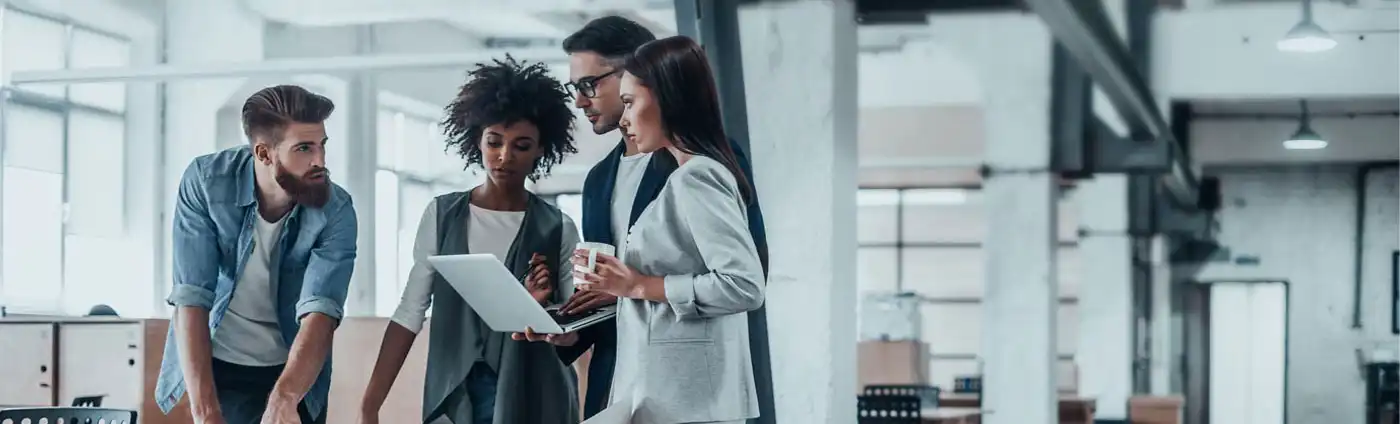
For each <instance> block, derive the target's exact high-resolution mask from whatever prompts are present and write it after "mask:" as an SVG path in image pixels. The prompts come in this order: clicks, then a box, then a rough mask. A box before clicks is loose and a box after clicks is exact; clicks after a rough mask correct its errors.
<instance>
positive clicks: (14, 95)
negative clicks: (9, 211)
mask: <svg viewBox="0 0 1400 424" xmlns="http://www.w3.org/2000/svg"><path fill="white" fill-rule="evenodd" d="M12 13H13V14H21V15H27V16H28V17H32V18H36V19H39V20H44V21H49V22H51V23H53V24H55V25H60V26H62V27H63V33H64V37H63V69H71V67H72V65H73V62H74V60H73V44H74V43H73V38H74V32H75V31H85V32H88V33H92V34H94V35H97V36H101V37H107V38H111V39H113V40H115V41H117V42H120V43H123V44H126V45H127V48H128V52H129V51H130V49H132V48H133V46H132V40H131V38H130V37H127V36H124V35H121V34H118V33H115V32H111V31H107V30H104V29H101V28H97V27H94V26H90V25H85V24H83V23H79V22H76V21H74V20H72V19H69V18H66V17H63V16H58V15H53V14H49V13H45V12H43V11H39V10H34V9H29V8H25V7H23V6H20V5H17V4H13V3H5V4H3V5H0V35H3V31H4V25H3V17H4V16H6V15H8V14H12ZM0 48H3V46H0ZM0 66H4V64H3V63H0ZM2 70H3V68H0V71H2ZM127 101H129V97H128V95H127V93H126V92H123V94H122V102H123V103H126V102H127ZM10 105H16V106H22V107H30V108H36V109H43V110H46V111H50V112H55V113H58V114H59V115H61V116H62V122H63V147H62V150H63V154H62V158H63V159H62V168H61V169H62V171H61V174H60V175H61V178H62V181H63V184H62V191H63V193H62V195H61V198H62V204H61V205H60V208H61V210H63V216H62V217H61V219H60V228H61V231H60V233H59V237H60V240H59V249H60V250H59V258H58V260H59V271H58V284H59V289H58V298H57V299H54V301H53V304H51V305H47V306H38V305H21V306H22V308H14V305H4V306H5V307H6V308H7V309H8V312H11V313H12V312H15V311H20V312H33V313H63V304H64V299H65V296H66V291H67V285H68V284H67V281H66V278H67V267H68V263H67V262H68V260H67V259H68V237H69V236H71V235H72V234H70V233H69V231H71V227H72V224H71V222H70V219H71V214H70V213H69V212H68V211H69V208H70V205H71V204H72V202H71V199H70V196H71V195H72V193H71V190H70V189H69V185H70V183H71V179H70V175H71V172H70V167H69V146H70V145H71V141H70V139H69V138H70V137H71V134H70V131H69V127H70V125H71V124H72V115H73V112H74V111H81V112H83V113H88V114H92V115H97V116H101V117H104V118H116V119H117V120H120V121H121V122H122V130H123V134H122V142H121V143H122V146H121V155H120V156H121V157H120V159H119V160H120V161H121V163H122V167H121V169H122V171H121V173H122V175H120V176H119V177H120V178H121V180H122V183H121V187H122V188H121V190H122V193H121V195H120V196H119V198H120V199H122V201H121V204H120V205H118V209H119V210H120V213H121V215H122V217H121V219H120V228H117V229H116V230H115V232H114V234H115V235H116V236H117V237H125V236H127V235H128V231H129V226H128V223H127V218H128V217H127V201H126V199H127V197H128V196H127V194H128V192H129V188H128V187H127V184H126V182H127V176H126V173H127V172H128V169H127V166H126V165H127V160H128V159H129V158H128V152H127V149H126V147H127V142H128V140H127V138H126V134H125V131H126V128H127V125H128V122H127V113H126V105H123V107H122V110H121V111H114V110H110V109H106V108H102V107H98V106H93V105H88V104H84V103H78V102H75V101H73V100H72V90H71V84H67V85H64V87H63V96H62V97H61V98H60V97H57V96H53V95H49V94H44V93H41V92H36V91H34V90H31V89H25V88H24V87H20V86H16V85H14V84H12V83H11V82H10V81H8V80H0V128H4V127H5V125H7V124H8V119H9V118H10V116H9V114H8V111H7V109H9V107H10ZM6 138H7V137H6V136H5V134H4V132H3V131H0V154H2V153H3V152H4V151H5V149H6V147H7V143H8V140H7V139H6ZM3 168H4V166H3V164H0V210H3V206H4V204H3V202H4V193H3V190H4V178H5V176H4V174H5V172H4V171H3ZM3 235H4V228H3V226H0V238H3ZM4 249H5V246H4V245H3V244H0V252H3V251H4ZM3 258H4V256H3V255H0V270H4V269H5V263H4V259H3ZM0 272H2V271H0ZM0 284H3V282H0Z"/></svg>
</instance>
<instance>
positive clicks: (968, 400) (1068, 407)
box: [938, 393, 1094, 424]
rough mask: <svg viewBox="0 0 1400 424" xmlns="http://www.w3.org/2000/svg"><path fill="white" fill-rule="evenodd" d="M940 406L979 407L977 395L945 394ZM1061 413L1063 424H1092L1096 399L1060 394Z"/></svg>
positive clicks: (942, 396)
mask: <svg viewBox="0 0 1400 424" xmlns="http://www.w3.org/2000/svg"><path fill="white" fill-rule="evenodd" d="M938 406H940V407H949V408H977V407H978V405H977V395H975V394H964V393H948V394H943V395H940V396H938ZM1059 415H1060V423H1061V424H1092V423H1093V422H1094V400H1093V399H1090V398H1085V397H1079V396H1073V395H1060V403H1059Z"/></svg>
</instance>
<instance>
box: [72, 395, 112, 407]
mask: <svg viewBox="0 0 1400 424" xmlns="http://www.w3.org/2000/svg"><path fill="white" fill-rule="evenodd" d="M106 396H107V395H97V396H78V397H75V398H73V406H84V407H88V408H100V407H102V398H104V397H106Z"/></svg>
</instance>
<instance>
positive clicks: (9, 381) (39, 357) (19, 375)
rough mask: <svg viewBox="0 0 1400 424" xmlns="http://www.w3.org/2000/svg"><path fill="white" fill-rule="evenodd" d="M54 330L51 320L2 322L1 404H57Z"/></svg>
mask: <svg viewBox="0 0 1400 424" xmlns="http://www.w3.org/2000/svg"><path fill="white" fill-rule="evenodd" d="M55 333H56V331H55V327H54V324H53V323H49V322H4V321H0V358H3V360H0V376H4V378H0V406H50V405H53V404H54V402H55V398H54V397H55V396H56V395H57V393H56V392H55V389H56V387H57V383H58V382H57V381H55V379H54V375H55V371H54V363H55V362H56V359H55V356H54V355H55V354H56V353H57V351H58V350H57V349H58V348H57V346H56V343H57V342H58V340H57V338H56V337H55Z"/></svg>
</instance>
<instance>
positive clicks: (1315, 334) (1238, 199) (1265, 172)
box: [1196, 165, 1400, 423]
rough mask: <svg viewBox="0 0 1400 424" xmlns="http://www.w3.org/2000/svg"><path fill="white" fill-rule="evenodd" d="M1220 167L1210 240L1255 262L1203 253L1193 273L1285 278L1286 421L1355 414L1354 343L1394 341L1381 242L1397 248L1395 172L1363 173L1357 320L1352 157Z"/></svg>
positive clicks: (1359, 400) (1359, 392)
mask: <svg viewBox="0 0 1400 424" xmlns="http://www.w3.org/2000/svg"><path fill="white" fill-rule="evenodd" d="M1210 173H1211V174H1213V175H1218V176H1220V177H1221V192H1222V193H1223V197H1224V202H1223V208H1222V210H1221V211H1220V215H1219V217H1220V227H1221V233H1220V235H1219V240H1220V241H1221V243H1222V244H1224V245H1225V246H1228V247H1229V248H1230V249H1231V251H1232V253H1233V254H1235V255H1257V256H1258V257H1259V258H1260V263H1259V265H1258V266H1235V265H1233V264H1229V263H1212V264H1210V265H1208V266H1206V267H1205V268H1204V269H1203V270H1202V271H1201V272H1200V274H1199V275H1197V276H1196V279H1198V280H1222V281H1229V280H1241V279H1281V280H1287V281H1288V282H1289V284H1290V288H1291V293H1290V301H1289V311H1288V317H1289V326H1290V328H1289V333H1288V355H1289V358H1288V382H1289V387H1288V399H1287V404H1288V408H1289V409H1288V416H1289V419H1290V422H1293V423H1316V422H1337V423H1342V422H1361V420H1362V415H1361V414H1362V412H1363V410H1364V409H1363V402H1364V399H1365V397H1364V393H1363V387H1364V381H1363V380H1362V376H1361V374H1360V371H1359V368H1358V365H1359V364H1357V363H1356V360H1355V359H1354V358H1355V352H1356V350H1357V349H1362V350H1363V352H1367V353H1369V351H1370V350H1372V349H1374V348H1376V347H1379V346H1388V347H1389V348H1391V349H1394V346H1395V345H1396V343H1397V339H1396V338H1395V337H1394V336H1391V335H1389V334H1388V332H1389V318H1390V316H1389V309H1387V308H1388V307H1387V305H1385V303H1386V302H1387V301H1388V300H1389V298H1390V297H1389V291H1390V261H1389V252H1391V251H1393V250H1395V249H1397V248H1400V228H1397V226H1396V213H1397V211H1396V208H1397V204H1400V198H1397V195H1396V180H1397V178H1398V177H1397V174H1396V172H1395V170H1394V169H1390V170H1386V171H1377V172H1374V173H1373V174H1372V175H1371V179H1370V182H1369V183H1368V188H1367V192H1368V196H1370V197H1368V198H1367V205H1368V207H1367V211H1366V218H1365V219H1366V239H1365V240H1366V251H1365V255H1366V256H1365V259H1366V262H1365V263H1364V266H1365V268H1364V274H1363V293H1362V294H1363V299H1365V300H1364V303H1363V309H1362V312H1363V314H1362V317H1363V328H1362V329H1361V330H1357V329H1353V328H1351V316H1352V307H1353V302H1352V295H1353V292H1352V287H1353V286H1352V285H1353V281H1354V280H1353V274H1352V273H1353V265H1354V263H1353V261H1354V259H1355V254H1354V252H1353V249H1354V247H1353V243H1354V242H1355V237H1354V234H1355V225H1356V219H1355V214H1356V211H1355V207H1356V193H1355V180H1356V174H1355V170H1354V167H1350V166H1343V165H1334V166H1295V167H1265V168H1230V169H1219V170H1214V171H1211V172H1210Z"/></svg>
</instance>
